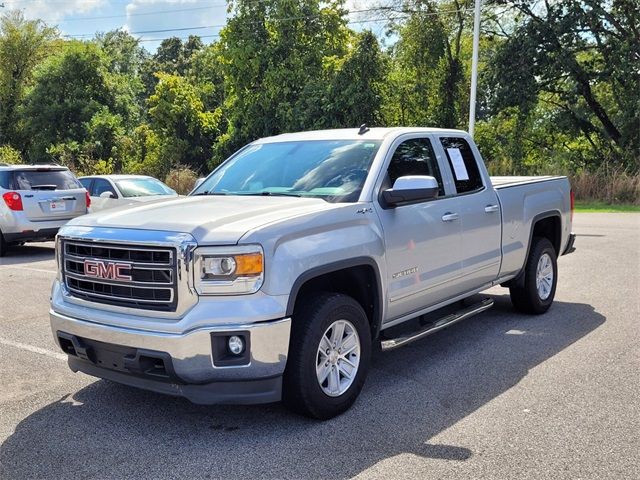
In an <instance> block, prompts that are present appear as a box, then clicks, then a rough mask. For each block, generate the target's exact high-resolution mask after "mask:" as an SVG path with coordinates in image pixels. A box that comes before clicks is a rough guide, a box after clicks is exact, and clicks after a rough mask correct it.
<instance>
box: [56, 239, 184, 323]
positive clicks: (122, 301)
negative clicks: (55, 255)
mask: <svg viewBox="0 0 640 480" xmlns="http://www.w3.org/2000/svg"><path fill="white" fill-rule="evenodd" d="M175 253H176V252H175V248H171V247H146V246H139V245H130V246H129V245H120V244H118V245H114V244H110V243H102V242H96V243H86V242H79V241H74V240H68V239H64V238H63V239H62V259H61V260H62V266H63V268H62V274H63V278H64V283H65V286H66V288H67V290H68V291H69V294H70V295H72V296H74V297H77V298H80V299H83V300H88V301H91V302H96V303H103V304H107V305H114V306H120V307H130V308H139V309H144V310H156V311H165V312H174V311H175V310H176V306H177V301H178V299H177V291H178V286H177V277H178V275H177V262H176V255H175ZM85 261H91V262H100V263H102V264H104V265H105V266H109V265H112V264H117V265H118V266H119V267H120V268H121V269H122V270H123V271H124V272H125V274H126V275H123V276H121V277H118V278H112V277H109V276H107V274H104V275H95V270H94V271H93V272H92V273H94V274H92V275H88V274H87V272H86V271H85ZM129 277H130V279H129Z"/></svg>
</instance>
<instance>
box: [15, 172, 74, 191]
mask: <svg viewBox="0 0 640 480" xmlns="http://www.w3.org/2000/svg"><path fill="white" fill-rule="evenodd" d="M12 180H13V181H12V185H11V188H12V189H15V190H73V189H74V188H82V185H81V184H80V182H78V180H77V179H76V177H74V176H73V173H71V172H70V171H69V170H66V169H65V170H61V169H58V170H51V169H42V170H15V171H14V172H13V179H12Z"/></svg>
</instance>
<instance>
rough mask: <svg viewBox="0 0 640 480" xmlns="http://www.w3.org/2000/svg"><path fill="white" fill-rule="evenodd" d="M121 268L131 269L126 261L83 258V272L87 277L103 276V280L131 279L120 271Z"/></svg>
mask: <svg viewBox="0 0 640 480" xmlns="http://www.w3.org/2000/svg"><path fill="white" fill-rule="evenodd" d="M123 270H129V271H131V265H130V264H128V263H116V262H103V261H102V260H85V261H84V274H85V276H87V277H95V278H104V279H105V280H126V281H128V282H130V281H131V275H127V274H125V273H122V271H123Z"/></svg>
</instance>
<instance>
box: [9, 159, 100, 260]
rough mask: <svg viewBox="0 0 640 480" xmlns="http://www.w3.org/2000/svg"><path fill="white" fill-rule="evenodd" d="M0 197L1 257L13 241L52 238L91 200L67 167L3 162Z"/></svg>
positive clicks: (84, 208) (33, 240)
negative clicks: (5, 163)
mask: <svg viewBox="0 0 640 480" xmlns="http://www.w3.org/2000/svg"><path fill="white" fill-rule="evenodd" d="M0 197H2V198H1V199H0V257H2V256H4V255H5V253H6V251H7V247H8V245H10V244H12V243H22V242H37V241H47V240H53V238H54V237H55V235H56V233H57V232H58V229H59V228H60V227H61V226H63V225H64V224H65V223H67V222H68V221H69V220H71V219H72V218H75V217H78V216H80V215H84V214H85V213H87V208H88V206H89V205H90V202H91V200H90V198H89V194H88V192H87V191H86V190H85V189H84V188H83V187H82V185H81V184H80V182H79V181H78V179H77V178H76V177H75V176H74V175H73V173H71V172H70V171H69V169H68V168H66V167H59V166H51V165H0Z"/></svg>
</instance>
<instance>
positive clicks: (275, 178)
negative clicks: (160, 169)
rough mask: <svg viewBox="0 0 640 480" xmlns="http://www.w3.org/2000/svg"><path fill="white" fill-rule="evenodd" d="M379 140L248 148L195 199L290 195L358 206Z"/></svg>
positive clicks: (205, 184) (216, 173)
mask: <svg viewBox="0 0 640 480" xmlns="http://www.w3.org/2000/svg"><path fill="white" fill-rule="evenodd" d="M379 147H380V142H379V141H359V140H314V141H297V142H279V143H264V144H257V145H250V146H249V147H247V148H246V149H244V150H242V151H241V152H240V153H239V154H238V155H237V156H235V157H234V158H232V159H231V160H229V161H228V162H226V163H224V164H223V165H221V166H220V167H219V168H218V169H217V170H215V171H214V173H213V174H212V175H210V176H209V177H208V178H207V179H206V180H205V181H204V182H203V183H202V185H200V186H199V187H198V188H197V189H196V190H195V191H194V192H193V193H192V195H292V196H301V197H302V196H304V197H318V198H322V199H324V200H327V201H329V202H355V201H357V200H358V197H359V196H360V191H361V190H362V186H363V185H364V181H365V179H366V178H367V174H368V173H369V168H370V167H371V162H372V161H373V158H374V157H375V155H376V152H377V151H378V148H379Z"/></svg>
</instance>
